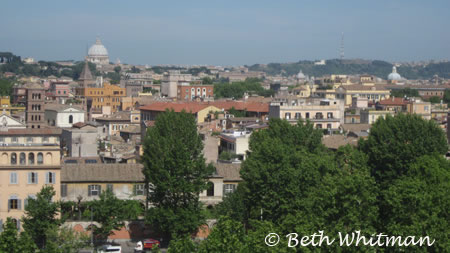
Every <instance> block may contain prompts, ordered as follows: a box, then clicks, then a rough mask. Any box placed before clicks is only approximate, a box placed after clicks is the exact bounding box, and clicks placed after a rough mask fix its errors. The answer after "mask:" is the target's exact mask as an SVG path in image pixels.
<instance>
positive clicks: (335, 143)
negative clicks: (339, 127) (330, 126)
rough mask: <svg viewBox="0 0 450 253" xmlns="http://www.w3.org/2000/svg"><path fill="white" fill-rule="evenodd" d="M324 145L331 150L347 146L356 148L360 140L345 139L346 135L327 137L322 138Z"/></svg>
mask: <svg viewBox="0 0 450 253" xmlns="http://www.w3.org/2000/svg"><path fill="white" fill-rule="evenodd" d="M322 143H323V145H325V146H326V147H327V148H329V149H338V148H339V147H340V146H344V145H347V144H350V145H352V146H356V145H357V144H358V138H354V137H345V136H344V135H326V136H324V137H323V138H322Z"/></svg>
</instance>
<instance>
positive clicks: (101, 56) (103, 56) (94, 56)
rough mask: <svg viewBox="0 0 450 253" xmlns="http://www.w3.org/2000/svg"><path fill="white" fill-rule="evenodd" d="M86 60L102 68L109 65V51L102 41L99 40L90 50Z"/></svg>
mask: <svg viewBox="0 0 450 253" xmlns="http://www.w3.org/2000/svg"><path fill="white" fill-rule="evenodd" d="M86 59H87V60H88V61H90V62H92V63H95V64H96V65H100V66H101V65H108V64H109V56H108V50H106V48H105V46H103V45H102V42H101V41H100V39H98V38H97V41H96V42H95V44H94V45H92V46H91V48H89V51H88V55H87V57H86Z"/></svg>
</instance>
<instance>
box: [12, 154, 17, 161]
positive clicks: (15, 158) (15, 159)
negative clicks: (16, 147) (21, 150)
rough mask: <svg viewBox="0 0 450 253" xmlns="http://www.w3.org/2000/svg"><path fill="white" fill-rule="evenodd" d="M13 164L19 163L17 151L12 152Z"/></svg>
mask: <svg viewBox="0 0 450 253" xmlns="http://www.w3.org/2000/svg"><path fill="white" fill-rule="evenodd" d="M11 164H17V154H16V153H12V154H11Z"/></svg>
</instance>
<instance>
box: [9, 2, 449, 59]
mask: <svg viewBox="0 0 450 253" xmlns="http://www.w3.org/2000/svg"><path fill="white" fill-rule="evenodd" d="M0 10H1V11H0V13H1V14H0V52H2V51H3V52H4V51H7V52H13V53H14V54H16V55H20V56H22V57H33V58H35V59H36V60H82V59H84V56H85V55H86V51H87V48H88V47H89V46H91V45H92V44H94V43H95V40H96V38H97V37H99V38H100V39H101V40H102V42H103V44H104V45H105V47H106V48H107V50H108V52H109V56H110V60H111V61H112V62H115V61H116V60H117V59H120V60H121V62H122V63H129V64H148V65H160V64H187V65H195V64H199V65H222V66H226V65H244V64H246V65H251V64H256V63H270V62H280V63H284V62H295V61H299V60H319V59H334V58H338V57H339V50H340V46H341V34H342V33H344V52H345V58H347V59H354V58H361V59H377V60H385V61H391V62H398V61H420V60H431V59H434V60H447V59H450V32H449V29H448V27H449V26H450V15H449V14H448V13H449V10H450V1H448V0H432V1H423V0H401V1H400V0H399V1H395V0H372V1H369V0H277V1H274V0H270V1H267V0H240V1H235V0H227V1H223V0H190V1H186V0H182V1H173V0H164V1H154V0H128V1H116V0H77V1H69V0H40V1H35V0H28V1H24V0H2V1H1V3H0Z"/></svg>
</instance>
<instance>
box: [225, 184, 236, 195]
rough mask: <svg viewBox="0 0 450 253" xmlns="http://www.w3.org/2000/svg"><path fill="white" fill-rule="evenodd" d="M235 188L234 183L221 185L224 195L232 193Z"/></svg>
mask: <svg viewBox="0 0 450 253" xmlns="http://www.w3.org/2000/svg"><path fill="white" fill-rule="evenodd" d="M235 190H236V185H235V184H224V185H223V195H226V194H228V193H232V192H234V191H235Z"/></svg>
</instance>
